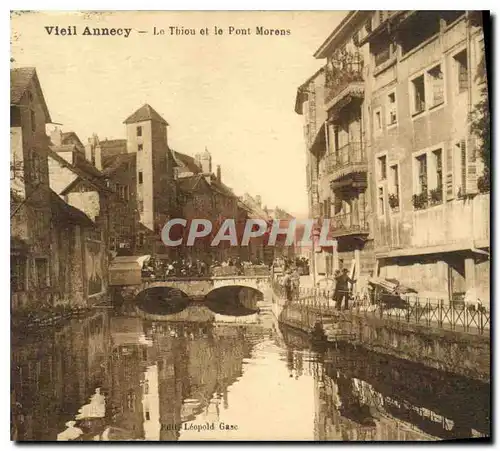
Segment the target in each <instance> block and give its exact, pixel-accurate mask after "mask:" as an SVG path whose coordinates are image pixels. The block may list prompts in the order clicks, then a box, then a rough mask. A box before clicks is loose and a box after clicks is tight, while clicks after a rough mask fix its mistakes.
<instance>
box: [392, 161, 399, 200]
mask: <svg viewBox="0 0 500 451" xmlns="http://www.w3.org/2000/svg"><path fill="white" fill-rule="evenodd" d="M390 186H391V194H395V195H396V196H399V167H398V165H397V164H394V165H392V166H391V185H390Z"/></svg>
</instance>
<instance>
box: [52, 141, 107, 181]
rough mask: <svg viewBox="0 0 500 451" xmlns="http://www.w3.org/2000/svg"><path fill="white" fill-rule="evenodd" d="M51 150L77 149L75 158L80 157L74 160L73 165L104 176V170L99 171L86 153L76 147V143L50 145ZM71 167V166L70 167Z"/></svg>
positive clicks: (69, 150) (96, 175)
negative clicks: (86, 156) (87, 157)
mask: <svg viewBox="0 0 500 451" xmlns="http://www.w3.org/2000/svg"><path fill="white" fill-rule="evenodd" d="M50 150H52V151H53V152H56V153H59V152H74V151H75V150H76V151H77V152H78V153H77V154H76V155H75V158H76V157H78V158H77V159H76V160H73V165H72V166H74V167H77V168H78V169H81V170H82V171H85V172H86V173H87V174H89V175H92V176H94V177H102V175H103V174H102V172H101V171H99V169H97V168H96V167H95V166H94V165H93V164H92V163H91V162H90V161H88V160H87V159H86V158H85V157H84V155H83V154H82V153H81V152H80V151H79V150H78V147H76V146H75V145H74V144H63V145H61V146H50ZM69 169H71V168H69Z"/></svg>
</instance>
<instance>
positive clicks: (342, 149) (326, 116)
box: [295, 12, 375, 279]
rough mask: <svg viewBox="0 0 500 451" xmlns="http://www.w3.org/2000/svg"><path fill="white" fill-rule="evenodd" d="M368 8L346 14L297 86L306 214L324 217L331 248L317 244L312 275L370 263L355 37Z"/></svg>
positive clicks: (363, 270)
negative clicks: (303, 144) (311, 71)
mask: <svg viewBox="0 0 500 451" xmlns="http://www.w3.org/2000/svg"><path fill="white" fill-rule="evenodd" d="M368 17H369V12H351V13H349V14H348V15H347V16H346V18H345V19H344V20H343V21H342V22H341V23H340V25H339V26H338V27H337V28H336V29H335V30H334V31H333V33H332V34H331V35H330V36H329V37H328V38H327V39H326V41H325V42H324V43H323V44H322V45H321V47H320V48H319V49H318V50H317V51H316V53H315V55H314V56H315V57H316V58H318V59H323V60H325V65H324V67H323V68H321V69H320V70H319V71H318V72H316V74H314V75H313V76H312V77H311V78H310V79H309V80H307V81H306V82H305V83H304V84H303V85H302V86H300V87H299V89H298V91H297V98H296V106H295V111H296V112H297V113H298V114H302V115H303V116H304V135H305V140H306V143H307V168H306V171H307V189H308V194H309V207H310V214H311V216H312V218H314V219H316V220H318V222H319V223H320V224H321V223H322V222H323V220H324V219H329V224H330V234H329V235H330V236H331V237H332V238H334V239H335V240H336V246H333V247H326V248H317V249H315V255H314V259H313V266H314V269H315V272H316V274H318V275H324V276H331V275H332V274H333V272H334V271H335V270H336V269H340V268H344V267H345V268H351V267H353V265H355V268H356V273H357V275H358V279H360V278H366V277H368V276H369V275H370V274H371V273H372V271H373V269H374V266H375V255H374V251H373V233H372V225H371V223H370V219H371V200H370V199H371V191H370V189H369V181H368V149H367V130H366V128H365V124H366V121H365V118H366V115H367V101H366V99H365V88H364V86H365V78H366V67H365V65H364V61H365V58H366V55H365V52H366V49H365V48H363V46H361V45H360V42H359V38H360V35H361V33H362V30H363V26H364V22H365V20H367V18H368Z"/></svg>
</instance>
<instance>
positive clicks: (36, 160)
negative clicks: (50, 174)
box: [31, 150, 42, 183]
mask: <svg viewBox="0 0 500 451" xmlns="http://www.w3.org/2000/svg"><path fill="white" fill-rule="evenodd" d="M40 163H41V160H40V157H39V155H38V154H37V152H36V150H32V151H31V181H32V182H33V183H39V182H40V181H41V175H42V171H41V167H40Z"/></svg>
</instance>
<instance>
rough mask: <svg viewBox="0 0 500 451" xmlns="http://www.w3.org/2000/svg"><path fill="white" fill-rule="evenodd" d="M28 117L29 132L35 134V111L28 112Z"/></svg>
mask: <svg viewBox="0 0 500 451" xmlns="http://www.w3.org/2000/svg"><path fill="white" fill-rule="evenodd" d="M30 115H31V131H32V132H36V115H35V110H33V109H32V110H30Z"/></svg>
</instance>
